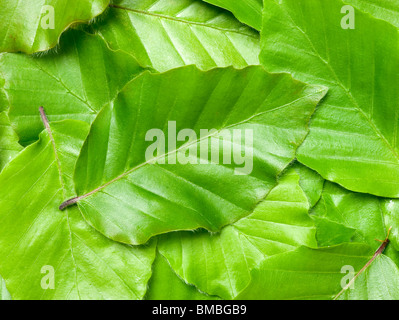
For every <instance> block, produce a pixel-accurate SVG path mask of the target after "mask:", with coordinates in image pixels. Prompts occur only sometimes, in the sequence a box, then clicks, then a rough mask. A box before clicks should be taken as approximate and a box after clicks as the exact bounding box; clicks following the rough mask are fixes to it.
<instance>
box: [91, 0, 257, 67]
mask: <svg viewBox="0 0 399 320" xmlns="http://www.w3.org/2000/svg"><path fill="white" fill-rule="evenodd" d="M95 30H98V32H99V33H100V34H101V35H102V36H103V37H104V38H105V40H106V41H107V42H108V43H109V45H110V46H111V48H113V49H122V50H124V51H126V52H129V53H131V54H132V55H134V56H135V57H136V58H137V60H138V61H139V62H140V64H141V65H143V66H148V67H152V68H154V69H155V70H158V71H160V72H162V71H167V70H170V69H173V68H176V67H181V66H185V65H190V64H195V65H196V66H197V67H198V68H200V69H203V70H208V69H211V68H214V67H227V66H235V67H237V68H243V67H246V66H248V65H258V64H259V58H258V55H259V51H260V46H259V33H258V32H256V31H254V30H252V29H251V28H248V27H247V26H245V25H243V24H241V23H240V22H239V21H237V20H236V19H235V18H234V17H233V16H232V15H231V14H230V13H229V12H227V11H225V10H222V9H219V8H217V7H213V6H211V5H208V4H206V3H203V2H202V1H199V0H179V1H176V0H147V1H135V0H122V1H114V4H113V5H111V8H110V10H109V11H108V12H107V16H106V18H105V19H104V20H103V21H101V22H100V23H99V24H97V25H95Z"/></svg>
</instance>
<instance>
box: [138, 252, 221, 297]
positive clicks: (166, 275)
mask: <svg viewBox="0 0 399 320" xmlns="http://www.w3.org/2000/svg"><path fill="white" fill-rule="evenodd" d="M145 299H146V300H218V299H219V298H218V297H213V296H209V295H207V294H205V293H203V292H200V291H198V289H197V288H196V287H194V286H193V285H190V284H188V283H186V282H184V281H183V280H182V279H181V278H179V277H178V276H177V274H176V273H175V272H174V271H173V270H172V268H171V267H170V265H169V264H168V262H167V260H166V259H165V257H164V256H162V255H161V254H160V253H158V254H157V256H156V258H155V261H154V264H153V267H152V277H151V279H150V281H149V284H148V291H147V294H146V296H145Z"/></svg>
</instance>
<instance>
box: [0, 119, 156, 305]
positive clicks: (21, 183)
mask: <svg viewBox="0 0 399 320" xmlns="http://www.w3.org/2000/svg"><path fill="white" fill-rule="evenodd" d="M51 131H52V134H51V135H50V134H49V132H48V131H44V132H43V133H42V134H41V135H40V139H39V141H38V142H36V143H35V144H33V145H31V146H29V147H27V148H26V149H25V150H24V151H22V152H21V153H20V154H19V155H18V156H17V157H16V158H15V159H14V160H13V161H12V162H11V163H10V164H9V165H8V166H7V167H6V168H5V169H4V170H3V172H2V173H1V175H0V208H1V211H0V219H1V224H0V234H1V237H0V247H1V250H0V261H1V264H0V273H1V275H2V276H3V277H4V278H5V279H7V288H8V290H9V291H10V292H11V293H12V297H13V299H16V300H19V299H141V298H142V297H143V296H144V294H145V292H146V287H147V281H148V280H149V278H150V276H151V265H152V262H153V259H154V257H155V250H154V249H155V247H154V245H148V246H144V247H139V248H132V247H130V246H126V245H123V244H118V243H116V242H113V241H111V240H109V239H107V238H105V237H104V236H102V235H101V234H99V233H98V232H96V231H95V230H94V229H93V228H91V227H90V226H89V225H88V224H87V223H86V222H85V221H84V219H83V218H82V216H81V213H80V212H79V209H78V208H76V207H75V208H69V209H67V210H65V211H63V212H61V211H60V210H58V206H59V203H60V202H61V201H62V199H64V198H65V197H68V196H72V195H73V194H74V191H73V187H72V181H71V176H72V174H73V168H74V163H75V161H76V157H77V155H78V153H79V150H80V147H81V145H82V143H83V140H84V138H85V137H86V135H87V132H88V125H87V124H86V123H84V122H80V121H73V120H68V121H63V122H58V123H54V124H51ZM9 186H12V188H9ZM27 248H29V250H27ZM51 268H53V269H52V270H53V271H54V287H53V288H52V287H51V281H50V280H49V279H48V278H44V277H45V276H46V275H49V276H50V275H51V274H50V272H51ZM48 285H50V287H48Z"/></svg>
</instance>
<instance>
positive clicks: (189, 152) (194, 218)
mask: <svg viewBox="0 0 399 320" xmlns="http://www.w3.org/2000/svg"><path fill="white" fill-rule="evenodd" d="M325 93H326V90H325V88H323V87H312V86H306V85H304V84H303V83H300V82H297V81H293V80H292V78H291V77H290V76H288V75H286V74H274V75H272V74H269V73H266V72H265V71H264V70H263V69H262V68H261V67H250V68H247V69H244V70H235V69H233V68H227V69H215V70H212V71H208V72H202V71H200V70H198V69H196V68H195V67H192V66H189V67H183V68H180V69H176V70H173V71H170V72H167V73H165V74H159V75H157V74H155V75H154V74H151V73H145V74H143V75H142V76H140V77H138V78H136V79H135V80H133V81H132V82H131V83H130V84H129V85H127V86H126V87H125V88H124V90H123V91H121V93H120V94H119V96H118V98H117V99H116V100H115V102H114V103H113V104H111V105H108V106H106V107H105V108H104V109H103V110H102V111H101V112H100V114H99V115H98V117H97V118H96V120H95V121H94V123H93V125H92V128H91V132H90V134H89V136H88V139H87V140H86V142H85V145H84V147H83V149H82V151H81V154H80V158H79V160H78V162H77V167H76V172H75V185H76V190H77V193H78V195H79V198H77V199H75V200H74V201H73V202H78V205H79V208H80V209H81V210H82V213H83V215H84V216H85V218H86V219H87V220H88V221H89V222H90V223H91V224H92V225H93V226H94V227H95V228H96V229H97V230H99V231H100V232H102V233H104V234H105V235H106V236H107V237H109V238H111V239H113V240H116V241H120V242H123V243H131V244H142V243H145V242H146V241H147V240H148V239H149V238H150V237H152V236H154V235H157V234H161V233H166V232H169V231H176V230H194V229H197V228H200V227H201V228H206V229H208V230H210V231H213V232H216V231H219V230H220V228H222V227H223V226H225V225H227V224H231V223H233V222H235V221H237V220H238V219H240V218H242V217H244V216H246V215H248V214H249V213H250V212H251V211H252V210H253V208H254V206H255V205H256V204H257V203H258V202H259V201H260V200H262V199H263V198H264V197H265V196H266V194H267V193H268V192H269V191H270V189H271V188H272V187H273V186H274V185H275V183H276V176H277V175H278V174H279V173H280V172H281V171H282V170H283V169H284V168H285V167H286V166H287V165H288V164H289V163H290V162H291V161H292V160H293V159H294V157H295V150H296V148H297V146H298V145H300V144H301V143H302V141H303V139H304V137H305V136H306V134H307V124H308V121H309V117H310V115H311V114H312V112H313V110H314V108H315V106H316V105H317V103H318V101H319V100H320V99H321V98H322V97H323V96H324V95H325ZM171 122H172V123H171ZM170 126H172V129H170ZM173 126H176V129H173ZM154 128H157V129H158V130H159V131H160V132H161V133H160V134H162V135H163V134H165V136H166V137H168V136H169V135H170V136H171V137H172V138H171V139H172V140H173V139H176V138H173V135H176V133H173V131H176V132H180V130H183V129H186V128H189V129H192V130H193V131H192V132H194V134H195V137H194V136H191V137H190V136H189V135H191V134H192V133H190V134H189V135H188V134H187V135H186V136H184V137H180V139H179V141H176V140H175V141H174V142H173V143H170V144H169V145H168V146H167V147H165V149H163V148H161V147H160V148H158V149H157V150H156V154H155V155H154V154H153V153H154V152H153V153H151V155H150V156H149V158H147V157H146V154H147V150H148V148H149V147H150V146H151V145H153V144H154V142H152V141H153V140H152V139H154V137H151V139H147V140H151V141H146V136H147V134H148V132H149V130H152V129H154ZM212 129H213V131H212ZM204 130H211V131H208V132H206V133H204V132H203V131H204ZM222 130H224V131H222ZM234 130H239V131H240V133H241V132H242V135H240V136H239V137H238V138H239V139H240V140H238V138H237V136H236V137H234ZM246 130H247V131H248V130H250V131H251V133H252V135H253V143H250V142H249V140H248V138H244V136H246V137H247V133H245V131H246ZM226 133H227V134H226ZM157 134H159V133H157ZM157 139H158V140H159V141H157V143H159V144H162V141H161V140H160V139H161V137H157ZM168 140H169V139H168ZM221 141H223V143H224V145H227V146H229V148H230V150H231V151H232V154H233V156H234V159H235V157H236V156H237V154H242V153H246V154H247V155H249V154H252V155H253V168H251V169H249V166H248V167H247V164H245V165H236V164H235V163H234V162H233V161H231V158H230V161H231V164H226V163H224V164H222V163H223V161H225V160H224V159H222V158H224V155H223V152H225V151H223V150H224V148H226V150H227V147H224V148H220V146H219V145H220V143H221ZM245 141H246V142H247V145H246V146H245V148H246V149H245V150H240V149H238V148H237V147H236V146H235V147H234V145H236V144H244V143H245ZM174 144H175V145H174ZM201 149H202V150H204V149H205V154H204V152H201ZM244 151H245V152H244ZM212 153H213V156H212ZM215 154H216V156H217V157H218V159H216V157H215ZM199 159H202V162H205V163H204V164H200V163H199ZM207 159H208V160H207ZM177 160H178V161H177ZM248 165H250V164H249V162H248ZM246 168H247V169H246ZM246 170H248V171H246ZM171 186H173V187H171ZM65 200H67V199H65ZM116 208H117V210H116Z"/></svg>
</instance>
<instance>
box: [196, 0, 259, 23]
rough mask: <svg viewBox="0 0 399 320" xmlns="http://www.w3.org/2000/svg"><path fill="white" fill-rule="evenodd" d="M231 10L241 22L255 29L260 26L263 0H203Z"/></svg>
mask: <svg viewBox="0 0 399 320" xmlns="http://www.w3.org/2000/svg"><path fill="white" fill-rule="evenodd" d="M203 1H206V2H209V3H211V4H213V5H215V6H218V7H221V8H224V9H227V10H229V11H231V12H232V13H233V14H234V15H235V16H236V17H237V18H238V19H239V20H240V21H241V22H243V23H245V24H247V25H249V26H251V27H252V28H254V29H256V30H260V29H261V27H262V7H263V0H238V1H237V0H203Z"/></svg>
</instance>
